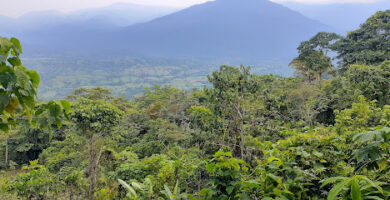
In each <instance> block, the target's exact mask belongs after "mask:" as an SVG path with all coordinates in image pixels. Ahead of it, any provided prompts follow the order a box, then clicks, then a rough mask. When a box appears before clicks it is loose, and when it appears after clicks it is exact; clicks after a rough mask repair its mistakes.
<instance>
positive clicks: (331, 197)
mask: <svg viewBox="0 0 390 200" xmlns="http://www.w3.org/2000/svg"><path fill="white" fill-rule="evenodd" d="M350 182H351V179H346V180H344V181H341V182H340V183H338V184H337V185H335V186H334V187H333V188H332V189H331V190H330V191H329V194H328V200H334V199H336V197H337V195H339V193H340V192H341V191H342V190H343V189H344V188H345V187H346V186H347V185H348V184H349V183H350Z"/></svg>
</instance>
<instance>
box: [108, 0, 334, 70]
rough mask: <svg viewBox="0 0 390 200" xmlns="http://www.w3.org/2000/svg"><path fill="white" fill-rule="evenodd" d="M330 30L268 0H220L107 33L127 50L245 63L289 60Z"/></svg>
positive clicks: (117, 45) (116, 43)
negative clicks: (306, 42) (302, 44)
mask: <svg viewBox="0 0 390 200" xmlns="http://www.w3.org/2000/svg"><path fill="white" fill-rule="evenodd" d="M330 30H332V28H330V27H328V26H326V25H324V24H322V23H320V22H318V21H314V20H311V19H309V18H307V17H305V16H303V15H301V14H300V13H298V12H296V11H292V10H290V9H288V8H286V7H284V6H282V5H279V4H276V3H273V2H270V1H267V0H216V1H211V2H207V3H204V4H199V5H195V6H192V7H190V8H187V9H184V10H181V11H179V12H176V13H173V14H170V15H167V16H164V17H161V18H157V19H154V20H152V21H150V22H147V23H142V24H136V25H133V26H129V27H127V28H125V29H123V30H121V31H120V32H118V33H117V34H115V35H113V36H111V37H109V38H115V40H112V44H114V46H115V47H117V48H121V49H122V50H123V51H130V52H140V53H144V54H153V55H162V56H171V57H183V56H184V57H185V56H188V57H204V58H220V59H227V60H231V59H238V60H241V61H243V62H244V61H248V60H261V59H268V60H272V59H284V60H289V59H291V58H292V57H293V56H294V55H295V54H296V48H297V46H298V45H299V43H300V42H301V41H303V40H306V39H308V38H309V37H310V36H313V35H314V34H315V33H317V32H318V31H330ZM110 43H111V42H110ZM106 47H107V46H106Z"/></svg>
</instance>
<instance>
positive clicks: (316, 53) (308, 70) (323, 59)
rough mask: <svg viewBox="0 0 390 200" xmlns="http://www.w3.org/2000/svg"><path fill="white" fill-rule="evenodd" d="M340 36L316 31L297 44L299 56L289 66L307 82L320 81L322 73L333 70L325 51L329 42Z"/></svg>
mask: <svg viewBox="0 0 390 200" xmlns="http://www.w3.org/2000/svg"><path fill="white" fill-rule="evenodd" d="M340 38H341V36H339V35H337V34H335V33H325V32H320V33H318V34H317V35H315V36H313V37H312V38H310V40H309V41H304V42H302V43H301V44H300V45H299V47H298V53H299V56H298V57H297V58H295V59H294V60H293V61H292V62H291V63H290V66H292V67H293V68H294V69H295V70H296V72H297V73H298V74H299V75H302V76H303V77H305V78H306V79H307V80H308V81H309V82H312V81H314V80H319V81H321V79H322V76H323V74H325V73H328V74H332V73H333V71H334V69H333V65H332V62H331V59H330V57H329V56H328V55H327V53H328V51H329V50H330V46H331V44H332V43H333V42H334V41H335V40H338V39H340Z"/></svg>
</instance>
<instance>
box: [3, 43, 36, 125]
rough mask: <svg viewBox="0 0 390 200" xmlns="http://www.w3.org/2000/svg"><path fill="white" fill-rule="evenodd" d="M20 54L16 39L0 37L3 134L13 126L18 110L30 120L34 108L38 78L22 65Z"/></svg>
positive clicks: (20, 50) (19, 46) (20, 48)
mask: <svg viewBox="0 0 390 200" xmlns="http://www.w3.org/2000/svg"><path fill="white" fill-rule="evenodd" d="M21 53H22V47H21V45H20V42H19V40H18V39H16V38H11V39H8V38H4V37H0V130H2V131H5V132H7V131H8V130H9V126H10V125H12V124H15V119H14V116H15V112H16V111H17V110H18V108H21V110H20V112H21V113H25V114H26V115H27V116H28V118H29V119H30V120H31V118H32V117H31V116H32V113H33V111H34V107H35V97H36V94H37V93H36V89H37V88H38V86H39V82H40V77H39V75H38V73H37V72H35V71H33V70H28V69H27V68H26V67H24V66H23V65H22V61H21V60H20V58H19V55H20V54H21Z"/></svg>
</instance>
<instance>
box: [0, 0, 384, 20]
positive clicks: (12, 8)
mask: <svg viewBox="0 0 390 200" xmlns="http://www.w3.org/2000/svg"><path fill="white" fill-rule="evenodd" d="M206 1H208V0H0V5H1V6H0V14H1V15H6V16H12V17H17V16H20V15H23V14H25V13H28V12H32V11H42V10H58V11H61V12H71V11H75V10H80V9H87V8H97V7H104V6H108V5H111V4H113V3H119V2H124V3H136V4H144V5H158V6H169V7H187V6H191V5H194V4H198V3H203V2H206ZM272 1H274V2H285V1H296V2H302V3H311V4H313V3H320V4H323V3H348V2H349V3H350V2H359V3H370V2H375V1H381V0H272ZM382 1H383V0H382ZM384 1H389V0H384Z"/></svg>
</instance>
